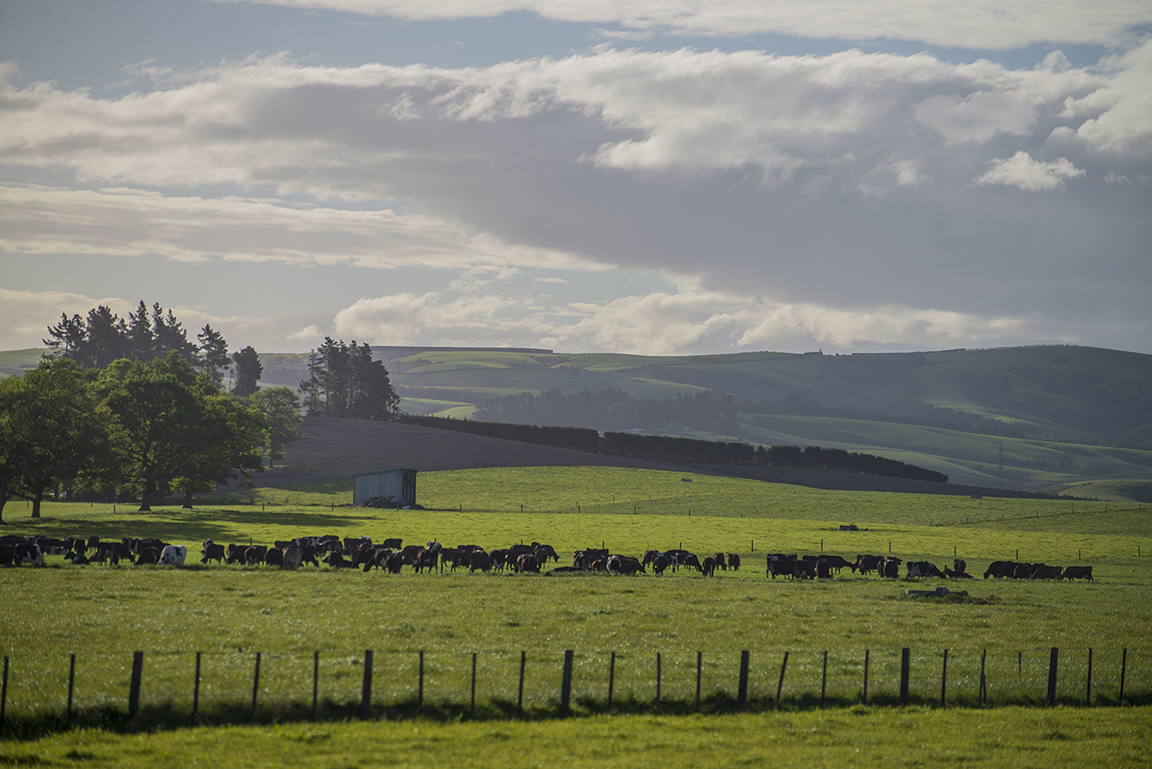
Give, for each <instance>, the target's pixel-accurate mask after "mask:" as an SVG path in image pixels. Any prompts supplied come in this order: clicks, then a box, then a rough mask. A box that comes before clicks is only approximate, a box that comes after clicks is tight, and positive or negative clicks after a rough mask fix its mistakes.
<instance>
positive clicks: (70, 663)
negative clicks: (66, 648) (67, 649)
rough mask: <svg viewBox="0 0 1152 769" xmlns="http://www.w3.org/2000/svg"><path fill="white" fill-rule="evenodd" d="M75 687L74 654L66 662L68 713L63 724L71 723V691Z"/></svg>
mask: <svg viewBox="0 0 1152 769" xmlns="http://www.w3.org/2000/svg"><path fill="white" fill-rule="evenodd" d="M75 685H76V654H75V653H73V654H72V655H70V657H69V660H68V712H67V714H66V716H65V720H64V723H67V724H70V723H72V690H73V687H74V686H75Z"/></svg>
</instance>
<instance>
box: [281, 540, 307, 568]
mask: <svg viewBox="0 0 1152 769" xmlns="http://www.w3.org/2000/svg"><path fill="white" fill-rule="evenodd" d="M281 552H282V553H283V557H282V559H281V562H280V565H281V566H283V567H284V568H285V569H299V568H300V564H301V563H302V562H303V561H304V548H302V547H300V546H298V545H289V546H288V547H286V548H284V549H283V550H282V551H281Z"/></svg>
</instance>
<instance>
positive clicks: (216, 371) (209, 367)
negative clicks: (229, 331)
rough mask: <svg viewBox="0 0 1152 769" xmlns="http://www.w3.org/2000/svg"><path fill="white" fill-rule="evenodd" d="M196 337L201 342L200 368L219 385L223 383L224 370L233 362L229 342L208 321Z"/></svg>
mask: <svg viewBox="0 0 1152 769" xmlns="http://www.w3.org/2000/svg"><path fill="white" fill-rule="evenodd" d="M196 339H197V341H199V342H200V370H201V371H203V372H204V373H206V374H207V375H208V376H209V377H211V378H212V381H213V382H215V383H216V384H217V385H219V384H221V383H222V382H223V381H224V372H225V371H226V370H227V369H228V368H229V367H230V366H231V362H232V360H231V358H229V357H228V343H227V342H226V341H224V337H223V336H221V335H220V333H219V332H217V331H214V330H213V329H212V326H210V325H209V324H207V323H205V324H204V329H203V330H202V331H201V332H200V333H199V334H198V335H197V336H196Z"/></svg>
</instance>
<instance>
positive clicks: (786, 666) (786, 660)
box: [776, 652, 788, 706]
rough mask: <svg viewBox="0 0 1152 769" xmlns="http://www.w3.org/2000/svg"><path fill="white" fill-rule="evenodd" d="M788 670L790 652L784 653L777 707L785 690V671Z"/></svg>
mask: <svg viewBox="0 0 1152 769" xmlns="http://www.w3.org/2000/svg"><path fill="white" fill-rule="evenodd" d="M787 669H788V652H784V661H783V662H781V663H780V683H778V684H776V705H777V706H779V705H780V693H781V692H782V691H783V690H784V671H785V670H787Z"/></svg>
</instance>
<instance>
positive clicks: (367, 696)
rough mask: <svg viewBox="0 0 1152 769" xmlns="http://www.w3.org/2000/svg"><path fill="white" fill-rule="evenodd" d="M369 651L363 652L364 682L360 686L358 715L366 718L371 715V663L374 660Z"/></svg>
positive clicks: (371, 652)
mask: <svg viewBox="0 0 1152 769" xmlns="http://www.w3.org/2000/svg"><path fill="white" fill-rule="evenodd" d="M374 656H375V655H374V654H373V651H372V650H371V649H365V650H364V680H363V682H362V684H361V686H360V715H361V717H363V718H368V716H369V715H370V714H371V713H372V662H373V658H374Z"/></svg>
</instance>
